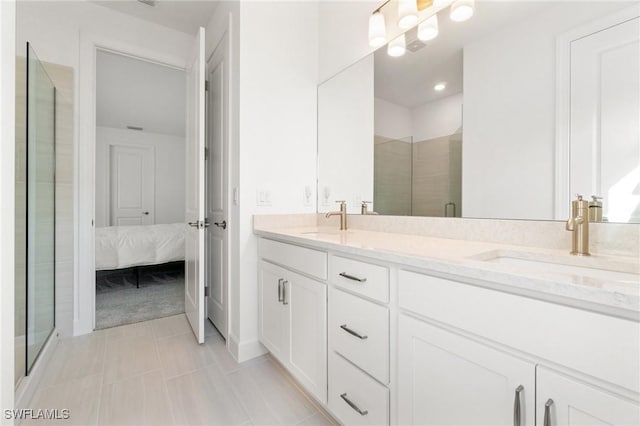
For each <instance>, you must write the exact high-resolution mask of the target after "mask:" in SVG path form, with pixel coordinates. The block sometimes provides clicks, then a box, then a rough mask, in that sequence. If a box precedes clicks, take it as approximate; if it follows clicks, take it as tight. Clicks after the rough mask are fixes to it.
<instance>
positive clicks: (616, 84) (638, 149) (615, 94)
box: [570, 17, 640, 222]
mask: <svg viewBox="0 0 640 426" xmlns="http://www.w3.org/2000/svg"><path fill="white" fill-rule="evenodd" d="M570 107H571V118H570V120H571V121H570V161H571V162H570V164H571V171H570V182H571V185H570V191H571V195H574V194H576V193H581V194H583V195H585V196H586V197H588V196H591V195H598V196H601V197H603V215H604V216H605V217H606V218H607V219H608V220H609V221H615V222H627V221H634V222H639V221H640V193H639V192H638V189H637V187H638V182H640V18H637V17H636V18H635V19H630V20H627V21H625V22H622V23H620V24H618V25H613V26H610V27H608V28H606V29H603V30H601V31H598V32H594V33H593V34H591V35H588V36H586V37H582V38H580V39H578V40H574V41H573V42H572V43H571V99H570Z"/></svg>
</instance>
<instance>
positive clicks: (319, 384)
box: [282, 272, 327, 403]
mask: <svg viewBox="0 0 640 426" xmlns="http://www.w3.org/2000/svg"><path fill="white" fill-rule="evenodd" d="M282 293H283V294H282V303H283V304H284V306H285V307H286V308H288V315H287V316H286V318H287V324H286V333H285V336H286V338H287V339H288V346H289V359H288V360H287V364H288V365H289V368H290V370H291V373H292V374H293V376H294V377H296V378H297V379H298V380H299V381H300V383H302V384H303V385H304V386H305V388H306V389H307V390H308V391H309V392H311V393H312V394H313V395H315V396H316V397H317V398H318V399H319V400H320V401H322V402H324V403H326V402H327V286H326V285H325V284H323V283H320V282H318V281H315V280H312V279H309V278H306V277H303V276H302V275H298V274H295V273H293V272H288V273H287V279H286V281H285V282H284V283H283V285H282Z"/></svg>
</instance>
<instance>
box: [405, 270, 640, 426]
mask: <svg viewBox="0 0 640 426" xmlns="http://www.w3.org/2000/svg"><path fill="white" fill-rule="evenodd" d="M398 299H399V301H398V305H399V309H400V314H399V320H398V346H397V352H398V364H397V368H398V390H397V391H398V394H397V401H398V423H399V424H414V425H440V424H466V425H474V424H492V425H512V424H518V423H515V419H516V418H517V419H520V423H519V424H520V425H534V424H537V425H539V426H555V425H570V424H574V425H585V424H605V423H606V424H611V425H638V424H640V404H639V403H638V400H637V399H638V393H637V389H638V385H640V377H639V376H638V368H639V367H640V366H639V365H638V359H640V357H639V351H640V347H638V339H639V338H640V333H639V332H640V328H639V325H638V323H636V322H633V321H628V320H624V319H618V318H613V317H609V316H605V315H600V314H595V313H591V312H588V311H583V310H579V309H574V308H570V307H566V306H561V305H556V304H552V303H548V302H544V301H539V300H534V299H529V298H525V297H521V296H516V295H511V294H507V293H503V292H499V291H496V290H491V289H487V288H482V287H478V286H474V285H469V284H464V283H461V282H457V281H454V280H449V279H444V278H439V277H434V276H431V275H427V274H421V273H416V272H409V271H400V272H399V282H398ZM550 366H553V368H552V367H550ZM520 386H522V388H520ZM621 387H624V388H625V389H621ZM519 389H520V390H521V392H518V390H519ZM549 399H551V400H552V401H553V403H550V404H549V406H548V407H545V403H546V402H547V401H548V400H549ZM545 408H546V412H547V419H548V421H547V422H546V423H545Z"/></svg>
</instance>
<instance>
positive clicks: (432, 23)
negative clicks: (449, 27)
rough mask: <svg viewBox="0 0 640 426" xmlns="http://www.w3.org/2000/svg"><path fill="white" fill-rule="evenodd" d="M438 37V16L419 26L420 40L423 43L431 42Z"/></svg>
mask: <svg viewBox="0 0 640 426" xmlns="http://www.w3.org/2000/svg"><path fill="white" fill-rule="evenodd" d="M436 37H438V15H433V16H432V17H431V18H429V19H427V20H425V21H422V22H421V23H420V25H418V38H419V39H420V40H422V41H429V40H433V39H434V38H436Z"/></svg>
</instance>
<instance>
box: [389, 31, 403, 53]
mask: <svg viewBox="0 0 640 426" xmlns="http://www.w3.org/2000/svg"><path fill="white" fill-rule="evenodd" d="M406 50H407V47H406V42H405V39H404V34H400V35H399V36H398V37H396V38H394V39H393V40H391V42H390V43H389V44H388V45H387V54H388V55H389V56H392V57H394V58H397V57H398V56H402V55H404V52H405V51H406Z"/></svg>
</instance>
